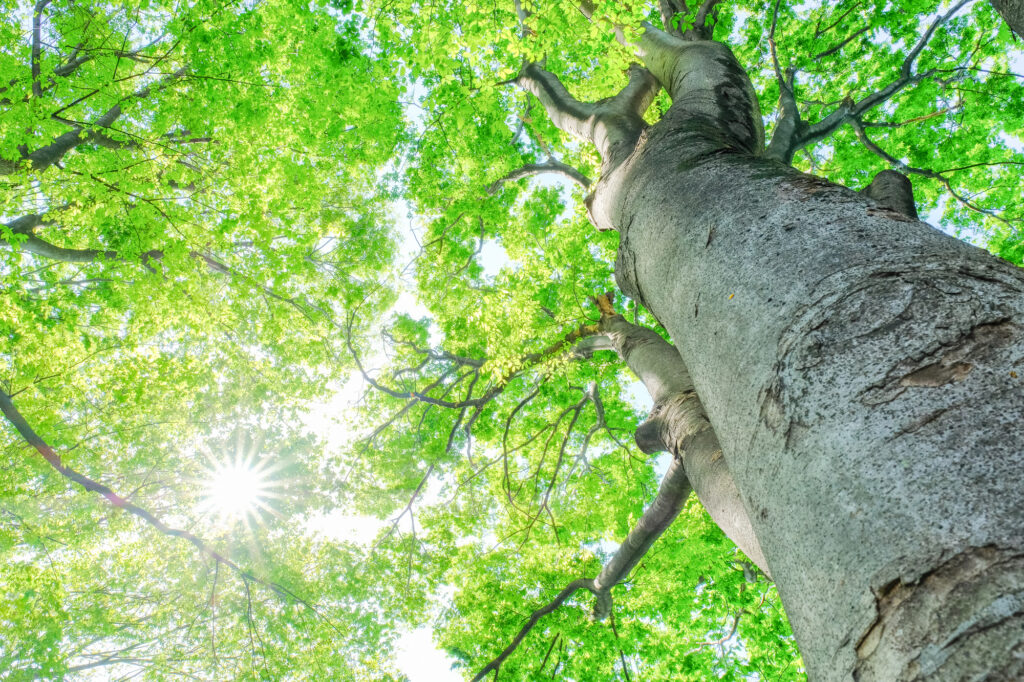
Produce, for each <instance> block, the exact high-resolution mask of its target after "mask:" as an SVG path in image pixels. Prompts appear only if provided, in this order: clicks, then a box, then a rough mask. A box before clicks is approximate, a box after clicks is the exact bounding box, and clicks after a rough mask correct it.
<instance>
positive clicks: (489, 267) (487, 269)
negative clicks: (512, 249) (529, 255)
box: [477, 239, 513, 280]
mask: <svg viewBox="0 0 1024 682" xmlns="http://www.w3.org/2000/svg"><path fill="white" fill-rule="evenodd" d="M477 262H478V263H480V265H481V267H483V269H484V272H483V276H484V278H485V279H490V280H493V279H494V278H495V277H497V276H498V274H499V273H500V272H501V271H502V269H503V268H506V267H511V266H512V265H513V263H512V259H510V258H509V257H508V253H507V252H506V251H505V247H503V246H502V245H501V244H500V243H498V240H496V239H487V240H484V245H483V248H481V249H480V255H479V256H478V257H477Z"/></svg>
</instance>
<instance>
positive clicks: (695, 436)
mask: <svg viewBox="0 0 1024 682" xmlns="http://www.w3.org/2000/svg"><path fill="white" fill-rule="evenodd" d="M609 312H613V311H610V306H609V308H608V309H603V310H602V318H601V323H600V329H601V333H602V334H604V335H605V336H606V337H607V338H608V339H609V340H610V341H611V344H612V346H613V347H614V349H615V351H616V352H617V353H618V354H619V356H620V357H621V358H622V360H623V361H624V362H625V363H626V365H627V366H628V367H629V369H630V370H631V371H632V372H633V373H634V374H635V375H636V376H637V378H639V379H640V381H642V382H643V384H644V387H645V388H646V389H647V392H648V393H649V394H650V396H651V400H652V402H653V403H654V407H653V408H652V410H651V415H650V417H649V418H648V419H647V421H646V422H644V423H643V424H641V425H640V427H639V428H638V429H637V432H636V442H637V445H639V446H640V449H641V450H643V451H644V452H645V453H648V454H650V453H654V452H669V453H671V454H672V457H673V463H672V465H671V467H670V469H669V471H668V472H666V474H665V482H663V483H662V486H661V490H659V493H658V499H657V500H655V503H654V504H652V505H651V509H650V510H648V511H647V512H645V513H644V517H645V519H646V517H647V516H648V515H651V516H652V520H651V521H649V522H648V523H647V524H646V526H650V527H654V526H657V527H658V530H657V533H655V534H651V533H647V534H646V535H643V539H642V540H640V535H638V529H639V530H644V529H645V524H644V523H643V519H642V520H641V521H642V522H641V523H640V524H638V526H637V529H634V531H631V532H630V534H629V538H627V539H626V542H625V543H624V544H625V545H627V546H628V545H630V544H631V542H632V544H634V545H637V546H638V547H639V546H640V545H643V548H642V551H639V552H631V553H623V552H619V554H617V555H616V558H615V559H613V560H612V562H610V563H609V564H608V565H607V566H605V568H604V570H603V571H602V572H601V575H600V576H598V578H597V580H596V582H597V584H598V587H601V586H602V585H608V586H609V587H610V584H609V581H608V580H606V579H603V578H604V577H605V575H606V574H608V575H609V576H617V577H615V581H616V582H617V581H618V580H621V579H622V577H624V576H625V575H626V574H628V573H629V570H631V569H632V566H633V565H635V564H636V562H637V561H639V560H640V558H641V557H643V554H644V553H645V552H646V551H647V549H648V548H649V547H650V546H651V544H652V543H653V542H654V540H656V539H657V538H658V537H659V536H660V535H661V533H662V532H664V530H665V529H666V528H667V527H668V526H669V524H670V523H671V522H672V520H674V519H675V517H676V516H677V515H678V514H679V510H680V509H681V508H682V502H685V500H686V495H685V493H684V494H683V495H682V497H681V499H680V500H679V504H677V505H675V507H674V512H673V513H672V514H671V516H667V515H664V514H663V515H660V516H659V515H656V514H654V513H653V512H654V510H656V508H658V507H659V506H660V507H664V508H668V507H669V506H671V505H667V504H664V503H662V504H659V502H660V500H661V498H662V497H663V495H664V493H665V491H666V490H667V488H666V484H667V482H668V481H670V480H672V479H673V478H674V477H679V476H680V473H681V472H677V471H676V469H677V468H681V469H682V470H683V471H684V472H685V478H686V480H688V482H689V486H690V487H692V488H693V491H694V493H695V494H696V495H697V498H698V499H699V500H700V501H701V504H703V505H704V508H705V509H706V510H707V511H708V514H709V515H710V516H711V518H712V519H713V520H714V521H715V523H717V524H718V526H719V527H720V528H721V529H722V531H723V532H724V533H725V534H726V535H727V536H729V539H731V540H732V541H733V542H735V543H736V545H737V546H738V547H739V548H740V549H741V550H742V551H743V553H744V554H746V555H747V556H748V557H749V558H750V560H751V561H753V562H754V563H755V564H757V566H758V567H759V568H760V569H761V570H762V571H764V572H765V573H768V574H769V575H770V570H769V568H768V565H767V563H766V562H765V558H764V554H763V552H762V551H761V546H760V545H759V544H758V541H757V537H756V536H755V534H754V531H753V528H752V526H751V523H750V517H749V515H748V514H747V510H746V509H745V508H744V506H743V501H742V499H741V498H740V494H739V491H738V490H737V489H736V484H735V483H734V482H733V479H732V475H731V474H730V473H729V467H728V466H727V464H726V461H725V458H724V457H723V456H722V447H721V445H719V442H718V438H717V436H716V435H715V431H714V429H712V428H711V424H710V422H709V421H708V419H707V415H706V414H705V412H704V406H703V405H702V404H701V402H700V398H698V397H697V394H696V393H695V392H694V388H693V382H692V380H691V379H690V375H689V373H688V372H687V370H686V366H685V365H684V363H683V362H682V359H681V358H680V357H679V353H678V352H677V351H676V349H675V348H673V347H672V345H671V344H670V343H668V342H667V341H665V340H664V339H663V338H661V336H659V335H658V334H657V333H656V332H654V331H653V330H650V329H646V328H644V327H639V326H637V325H634V324H630V323H629V322H627V321H626V320H625V318H623V317H622V316H621V315H614V314H610V315H609V314H607V313H609ZM684 483H685V481H684ZM663 517H664V518H663ZM634 535H637V538H634ZM648 535H651V537H650V538H649V539H648V538H647V536H648ZM620 554H621V555H622V557H621V559H620V557H619V555H620ZM633 555H635V558H631V557H632V556H633ZM616 560H618V561H616ZM627 562H632V563H631V564H630V565H629V566H628V568H625V569H622V570H620V569H618V568H616V564H617V563H627Z"/></svg>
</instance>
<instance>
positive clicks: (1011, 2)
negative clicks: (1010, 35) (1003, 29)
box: [992, 0, 1024, 38]
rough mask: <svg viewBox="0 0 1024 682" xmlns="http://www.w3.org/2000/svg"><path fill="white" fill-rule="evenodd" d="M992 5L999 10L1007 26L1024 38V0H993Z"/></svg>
mask: <svg viewBox="0 0 1024 682" xmlns="http://www.w3.org/2000/svg"><path fill="white" fill-rule="evenodd" d="M992 6H993V7H995V9H996V11H997V12H999V16H1001V17H1002V18H1003V21H1005V22H1006V24H1007V26H1009V27H1010V29H1012V30H1013V32H1014V33H1016V34H1017V36H1018V37H1021V38H1024V0H992Z"/></svg>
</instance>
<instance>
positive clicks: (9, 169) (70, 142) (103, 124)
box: [0, 68, 187, 175]
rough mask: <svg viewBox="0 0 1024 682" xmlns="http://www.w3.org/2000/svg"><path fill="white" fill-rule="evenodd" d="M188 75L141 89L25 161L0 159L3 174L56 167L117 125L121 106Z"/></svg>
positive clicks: (170, 77) (26, 155) (28, 155)
mask: <svg viewBox="0 0 1024 682" xmlns="http://www.w3.org/2000/svg"><path fill="white" fill-rule="evenodd" d="M186 72H187V69H186V68H181V69H178V70H177V71H175V72H174V73H172V74H170V75H168V76H166V77H164V78H162V79H160V80H159V81H157V82H156V83H153V84H150V85H147V86H145V87H143V88H141V89H140V90H137V91H135V92H134V93H133V94H131V95H128V96H127V97H124V98H122V99H121V100H120V101H119V102H118V103H117V104H115V105H114V106H112V107H111V108H110V109H108V110H107V111H106V113H104V114H103V115H102V116H100V117H99V118H97V119H96V120H95V121H93V122H92V123H91V124H88V125H84V124H83V125H75V126H74V127H73V128H72V129H71V130H69V131H68V132H66V133H64V134H63V135H59V136H58V137H57V138H55V139H54V141H53V142H51V143H50V144H48V145H46V146H45V147H40V148H39V149H37V150H35V151H34V152H24V151H23V152H22V158H21V159H19V160H16V161H11V160H9V159H0V175H11V174H13V173H17V172H18V171H19V170H21V169H22V168H23V166H24V162H25V161H28V162H29V163H28V165H29V167H30V168H31V169H32V170H34V171H44V170H46V169H47V168H49V167H50V166H52V165H54V164H55V163H57V162H58V161H60V160H61V159H63V158H64V156H65V155H66V154H67V153H68V152H70V151H71V150H72V149H74V148H75V147H77V146H79V145H80V144H82V143H83V142H89V141H92V140H95V139H97V136H99V135H103V134H102V133H100V132H99V131H97V130H95V129H96V128H109V127H110V126H111V125H113V123H114V121H116V120H117V119H118V118H119V117H120V116H121V113H122V111H123V110H122V107H121V104H123V103H124V102H126V101H127V100H130V99H142V98H145V97H148V96H149V94H150V93H151V92H153V90H154V89H156V90H162V89H163V88H165V87H167V85H168V84H169V83H170V82H172V81H174V80H176V79H178V78H180V77H181V76H183V75H185V73H186Z"/></svg>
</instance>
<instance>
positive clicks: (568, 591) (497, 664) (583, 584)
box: [473, 578, 594, 682]
mask: <svg viewBox="0 0 1024 682" xmlns="http://www.w3.org/2000/svg"><path fill="white" fill-rule="evenodd" d="M593 585H594V581H593V580H590V579H589V578H579V579H578V580H574V581H572V582H571V583H569V584H568V585H566V586H565V589H563V590H562V591H561V592H559V593H558V595H556V596H555V598H554V599H552V600H551V601H549V602H548V603H547V604H545V605H544V606H542V607H541V608H539V609H537V610H536V611H534V612H533V613H532V614H531V615H530V620H528V621H527V622H526V625H524V626H523V627H522V629H521V630H520V631H519V634H517V635H516V636H515V638H514V639H513V640H512V643H511V644H509V645H508V646H507V647H505V648H504V650H502V652H501V653H500V654H498V655H497V656H496V657H495V658H494V659H493V660H492V661H491V662H490V663H488V664H487V665H485V666H484V667H483V669H482V670H481V671H480V672H478V673H477V674H476V676H475V677H474V678H473V682H479V681H480V680H482V679H484V678H485V677H487V675H488V673H490V672H492V671H497V670H499V669H500V668H501V664H502V663H504V662H505V659H506V658H508V657H509V656H511V655H512V652H513V651H515V650H516V649H517V648H518V647H519V645H520V644H521V643H522V641H523V639H524V638H525V637H526V635H527V634H529V632H530V630H532V629H533V626H534V625H536V624H537V621H539V620H540V619H541V618H543V617H544V616H546V615H548V614H549V613H551V612H552V611H554V610H555V609H557V608H558V607H559V606H561V605H562V604H563V603H564V602H565V600H566V599H568V598H569V597H571V596H572V595H574V594H576V592H577V590H581V589H588V590H593Z"/></svg>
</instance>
